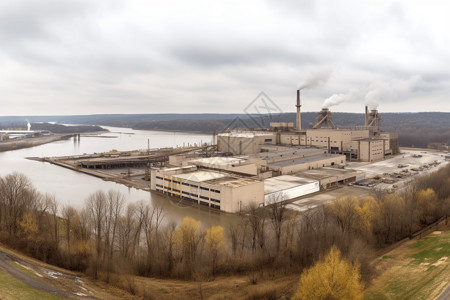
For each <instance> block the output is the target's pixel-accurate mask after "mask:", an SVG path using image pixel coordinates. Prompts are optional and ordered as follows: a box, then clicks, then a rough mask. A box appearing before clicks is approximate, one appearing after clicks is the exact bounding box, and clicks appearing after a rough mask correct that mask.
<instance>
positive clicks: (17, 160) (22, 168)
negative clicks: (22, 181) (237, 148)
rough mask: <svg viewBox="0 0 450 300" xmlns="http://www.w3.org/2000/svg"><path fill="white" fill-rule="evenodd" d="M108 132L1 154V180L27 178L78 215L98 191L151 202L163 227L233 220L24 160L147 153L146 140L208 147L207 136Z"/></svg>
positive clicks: (163, 144)
mask: <svg viewBox="0 0 450 300" xmlns="http://www.w3.org/2000/svg"><path fill="white" fill-rule="evenodd" d="M102 127H103V128H105V129H108V130H109V131H110V132H107V133H102V134H100V135H94V136H85V135H82V136H81V139H80V141H78V140H77V139H74V138H70V139H68V140H61V141H56V142H53V143H49V144H44V145H40V146H36V147H32V148H25V149H19V150H13V151H6V152H0V176H5V175H7V174H10V173H12V172H20V173H23V174H25V175H26V176H28V177H29V179H30V180H31V182H32V184H33V186H34V187H35V188H36V189H37V190H38V191H39V192H41V193H43V194H45V193H48V194H50V195H54V196H55V198H56V200H57V201H58V203H59V208H60V209H61V208H62V207H63V206H64V205H72V206H74V207H75V208H77V209H80V208H82V207H83V206H84V202H85V200H86V199H87V198H88V197H89V195H91V194H93V193H95V192H96V191H98V190H104V191H108V190H110V189H113V190H118V191H120V192H121V193H122V194H123V195H124V196H125V199H126V204H128V203H131V202H135V201H138V200H144V201H149V203H151V204H152V205H159V206H163V207H164V211H165V215H166V216H165V218H166V219H165V221H166V222H168V221H175V222H180V221H181V220H182V219H183V217H185V216H190V217H193V218H195V219H197V220H200V221H201V222H202V224H204V225H205V226H211V225H222V226H226V225H227V223H229V222H230V218H231V219H232V216H228V215H224V214H218V213H217V212H214V211H206V210H204V209H199V208H197V207H195V206H194V207H191V206H186V205H181V204H178V203H177V202H176V201H170V200H168V199H166V198H164V197H162V196H159V195H156V194H152V193H149V192H146V191H143V190H138V189H135V188H128V187H127V186H125V185H122V184H117V183H114V182H109V181H103V180H102V179H99V178H96V177H93V176H89V175H86V174H83V173H79V172H76V171H72V170H69V169H66V168H61V167H59V166H55V165H52V164H49V163H43V162H38V161H34V160H28V159H26V158H27V157H51V156H69V155H80V154H84V153H87V154H90V153H100V152H108V151H110V150H112V149H115V150H118V151H127V150H136V149H147V145H148V139H150V147H151V148H163V147H175V146H177V145H178V146H183V143H184V144H185V145H186V146H187V145H188V143H189V144H191V145H192V144H195V143H196V144H197V145H198V144H200V143H201V142H203V143H205V142H207V143H210V142H211V140H212V136H211V135H203V134H192V133H180V132H162V131H146V130H133V129H129V128H119V127H107V126H102Z"/></svg>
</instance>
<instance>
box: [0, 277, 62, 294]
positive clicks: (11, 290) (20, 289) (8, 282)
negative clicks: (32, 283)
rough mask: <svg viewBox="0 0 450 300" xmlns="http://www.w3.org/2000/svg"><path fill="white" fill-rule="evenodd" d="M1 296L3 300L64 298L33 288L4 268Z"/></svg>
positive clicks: (0, 285)
mask: <svg viewBox="0 0 450 300" xmlns="http://www.w3.org/2000/svg"><path fill="white" fill-rule="evenodd" d="M0 298H1V299H2V300H3V299H5V300H9V299H11V300H12V299H17V300H22V299H23V300H27V299H36V300H37V299H44V300H46V299H49V300H56V299H62V298H61V297H59V296H56V295H53V294H49V293H45V292H41V291H38V290H36V289H33V288H31V287H29V286H28V285H26V284H24V283H23V282H22V281H20V280H18V279H16V278H14V277H13V276H11V275H9V274H8V273H7V272H5V271H2V270H0Z"/></svg>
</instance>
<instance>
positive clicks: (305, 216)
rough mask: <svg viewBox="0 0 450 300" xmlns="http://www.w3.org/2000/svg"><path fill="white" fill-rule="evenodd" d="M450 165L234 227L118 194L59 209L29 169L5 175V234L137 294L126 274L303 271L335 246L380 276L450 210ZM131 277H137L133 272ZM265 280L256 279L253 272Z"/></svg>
mask: <svg viewBox="0 0 450 300" xmlns="http://www.w3.org/2000/svg"><path fill="white" fill-rule="evenodd" d="M449 180H450V165H447V166H446V167H444V168H442V169H440V170H439V171H437V172H434V173H431V174H428V175H425V176H422V177H420V178H418V179H416V180H415V181H413V182H410V183H409V184H408V186H407V188H405V189H403V190H402V191H399V192H396V193H392V194H389V193H385V192H384V191H380V190H373V191H372V195H371V196H367V197H364V198H357V197H355V196H352V195H348V196H346V197H342V198H339V199H336V200H334V201H332V202H331V203H329V204H327V205H324V206H321V207H318V208H315V209H311V210H307V211H305V212H295V211H292V210H289V209H288V208H287V204H286V202H285V201H280V200H283V197H284V195H283V194H278V195H275V196H273V197H272V199H270V200H271V203H272V204H270V205H267V206H266V207H263V208H261V207H257V206H249V207H247V208H246V210H245V211H244V212H242V213H241V214H240V215H239V217H238V221H237V222H233V224H230V225H229V226H228V227H227V228H223V227H221V226H213V227H210V228H205V227H204V226H202V224H201V223H200V221H197V220H194V219H192V218H189V217H186V218H184V219H183V220H182V221H181V222H180V223H179V224H177V223H175V222H169V221H168V220H167V219H166V218H165V212H164V209H163V208H162V207H154V206H152V205H151V204H150V202H149V201H148V200H147V201H138V202H133V203H127V201H126V199H125V198H124V196H123V195H122V194H120V193H119V192H117V191H113V190H111V191H106V192H105V191H97V192H96V193H94V194H92V195H90V196H89V197H88V199H86V201H85V204H84V206H83V207H82V208H81V209H76V208H74V207H71V206H60V205H59V204H58V202H57V201H56V200H55V199H54V197H52V196H50V195H46V194H41V193H39V192H38V191H36V190H35V189H34V188H33V186H32V183H31V182H30V180H29V179H28V178H27V177H26V176H24V175H23V174H20V173H12V174H9V175H6V176H4V177H0V239H1V241H2V242H3V243H5V244H8V245H9V246H11V247H14V248H16V249H18V250H20V251H23V252H25V253H26V254H29V255H31V256H33V257H35V258H38V259H40V260H42V261H45V262H48V263H52V264H55V265H58V266H61V267H64V268H67V269H70V270H76V271H81V272H85V273H86V274H88V275H91V276H92V277H94V278H97V279H101V280H104V281H106V282H109V283H111V284H115V285H118V286H120V287H122V288H125V289H127V290H128V291H130V292H133V293H137V292H138V291H137V289H136V286H135V285H134V284H133V282H132V281H130V280H123V279H120V280H119V279H118V278H122V277H120V276H123V274H128V275H140V276H156V277H161V278H180V279H204V278H214V276H217V275H219V274H222V275H226V274H259V273H261V272H266V273H267V272H269V273H271V274H277V273H280V274H291V273H296V274H298V273H300V272H302V270H304V269H305V268H308V267H311V266H312V265H313V263H314V262H315V261H317V260H318V259H319V258H321V257H323V255H325V254H326V253H327V252H328V251H329V250H330V249H331V248H332V247H336V249H338V250H339V251H340V252H339V253H340V255H342V257H343V258H345V259H346V260H347V261H349V262H350V263H351V264H352V265H353V266H358V270H359V272H360V276H361V278H362V280H363V282H364V281H365V282H367V281H369V280H370V279H371V276H372V270H371V268H370V261H371V259H372V258H373V253H374V251H376V250H377V249H380V248H383V247H385V246H386V245H390V244H392V243H395V242H396V241H399V240H401V239H404V238H407V237H412V236H413V234H414V233H415V232H417V231H418V230H420V229H422V228H424V227H425V226H427V225H429V224H431V223H433V222H435V221H436V220H438V219H440V218H448V216H449V214H450V186H449V185H448V182H449ZM126 278H128V277H126ZM252 280H255V281H257V276H255V277H252Z"/></svg>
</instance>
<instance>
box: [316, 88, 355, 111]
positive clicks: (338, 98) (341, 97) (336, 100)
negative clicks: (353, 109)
mask: <svg viewBox="0 0 450 300" xmlns="http://www.w3.org/2000/svg"><path fill="white" fill-rule="evenodd" d="M359 96H360V92H359V90H358V89H350V90H348V92H347V93H345V94H334V95H332V96H331V97H329V98H327V99H325V101H324V102H323V105H322V108H330V107H331V106H334V105H338V104H341V103H342V102H348V101H352V100H356V99H357V98H358V97H359Z"/></svg>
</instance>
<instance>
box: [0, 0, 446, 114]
mask: <svg viewBox="0 0 450 300" xmlns="http://www.w3.org/2000/svg"><path fill="white" fill-rule="evenodd" d="M369 2H370V3H369ZM448 3H449V2H448V1H410V0H408V1H379V0H378V1H360V0H358V1H299V0H281V1H280V0H278V1H275V0H274V1H264V0H261V1H252V0H247V1H230V0H227V1H208V0H205V1H194V0H190V1H181V0H180V1H172V0H165V1H149V0H142V1H140V0H95V1H94V0H1V1H0V104H1V105H0V115H54V114H95V113H207V112H208V113H239V112H242V111H243V110H244V109H245V107H246V106H247V105H248V104H249V103H251V102H252V100H253V99H254V98H255V97H256V96H257V95H258V94H259V93H260V92H261V91H264V92H265V93H266V94H267V95H268V96H269V97H270V98H271V99H272V100H273V101H274V102H275V103H276V104H277V106H278V107H279V109H281V110H282V111H283V112H293V111H294V110H295V107H294V105H295V97H296V89H297V87H299V86H300V85H301V83H302V82H308V80H310V79H320V80H318V81H316V83H317V84H316V85H314V86H312V87H310V88H306V89H303V90H302V92H301V95H302V110H303V111H317V110H319V109H320V108H321V107H322V106H324V105H325V106H329V107H330V108H331V109H332V110H333V111H346V112H361V113H362V112H363V111H364V104H366V103H367V104H369V105H370V106H377V105H378V109H379V110H380V112H403V111H407V112H417V111H446V112H449V111H450V102H449V100H448V98H447V97H448V95H449V94H450V93H449V92H450V30H449V29H448V28H450V18H449V17H448V14H449V12H450V4H448Z"/></svg>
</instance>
